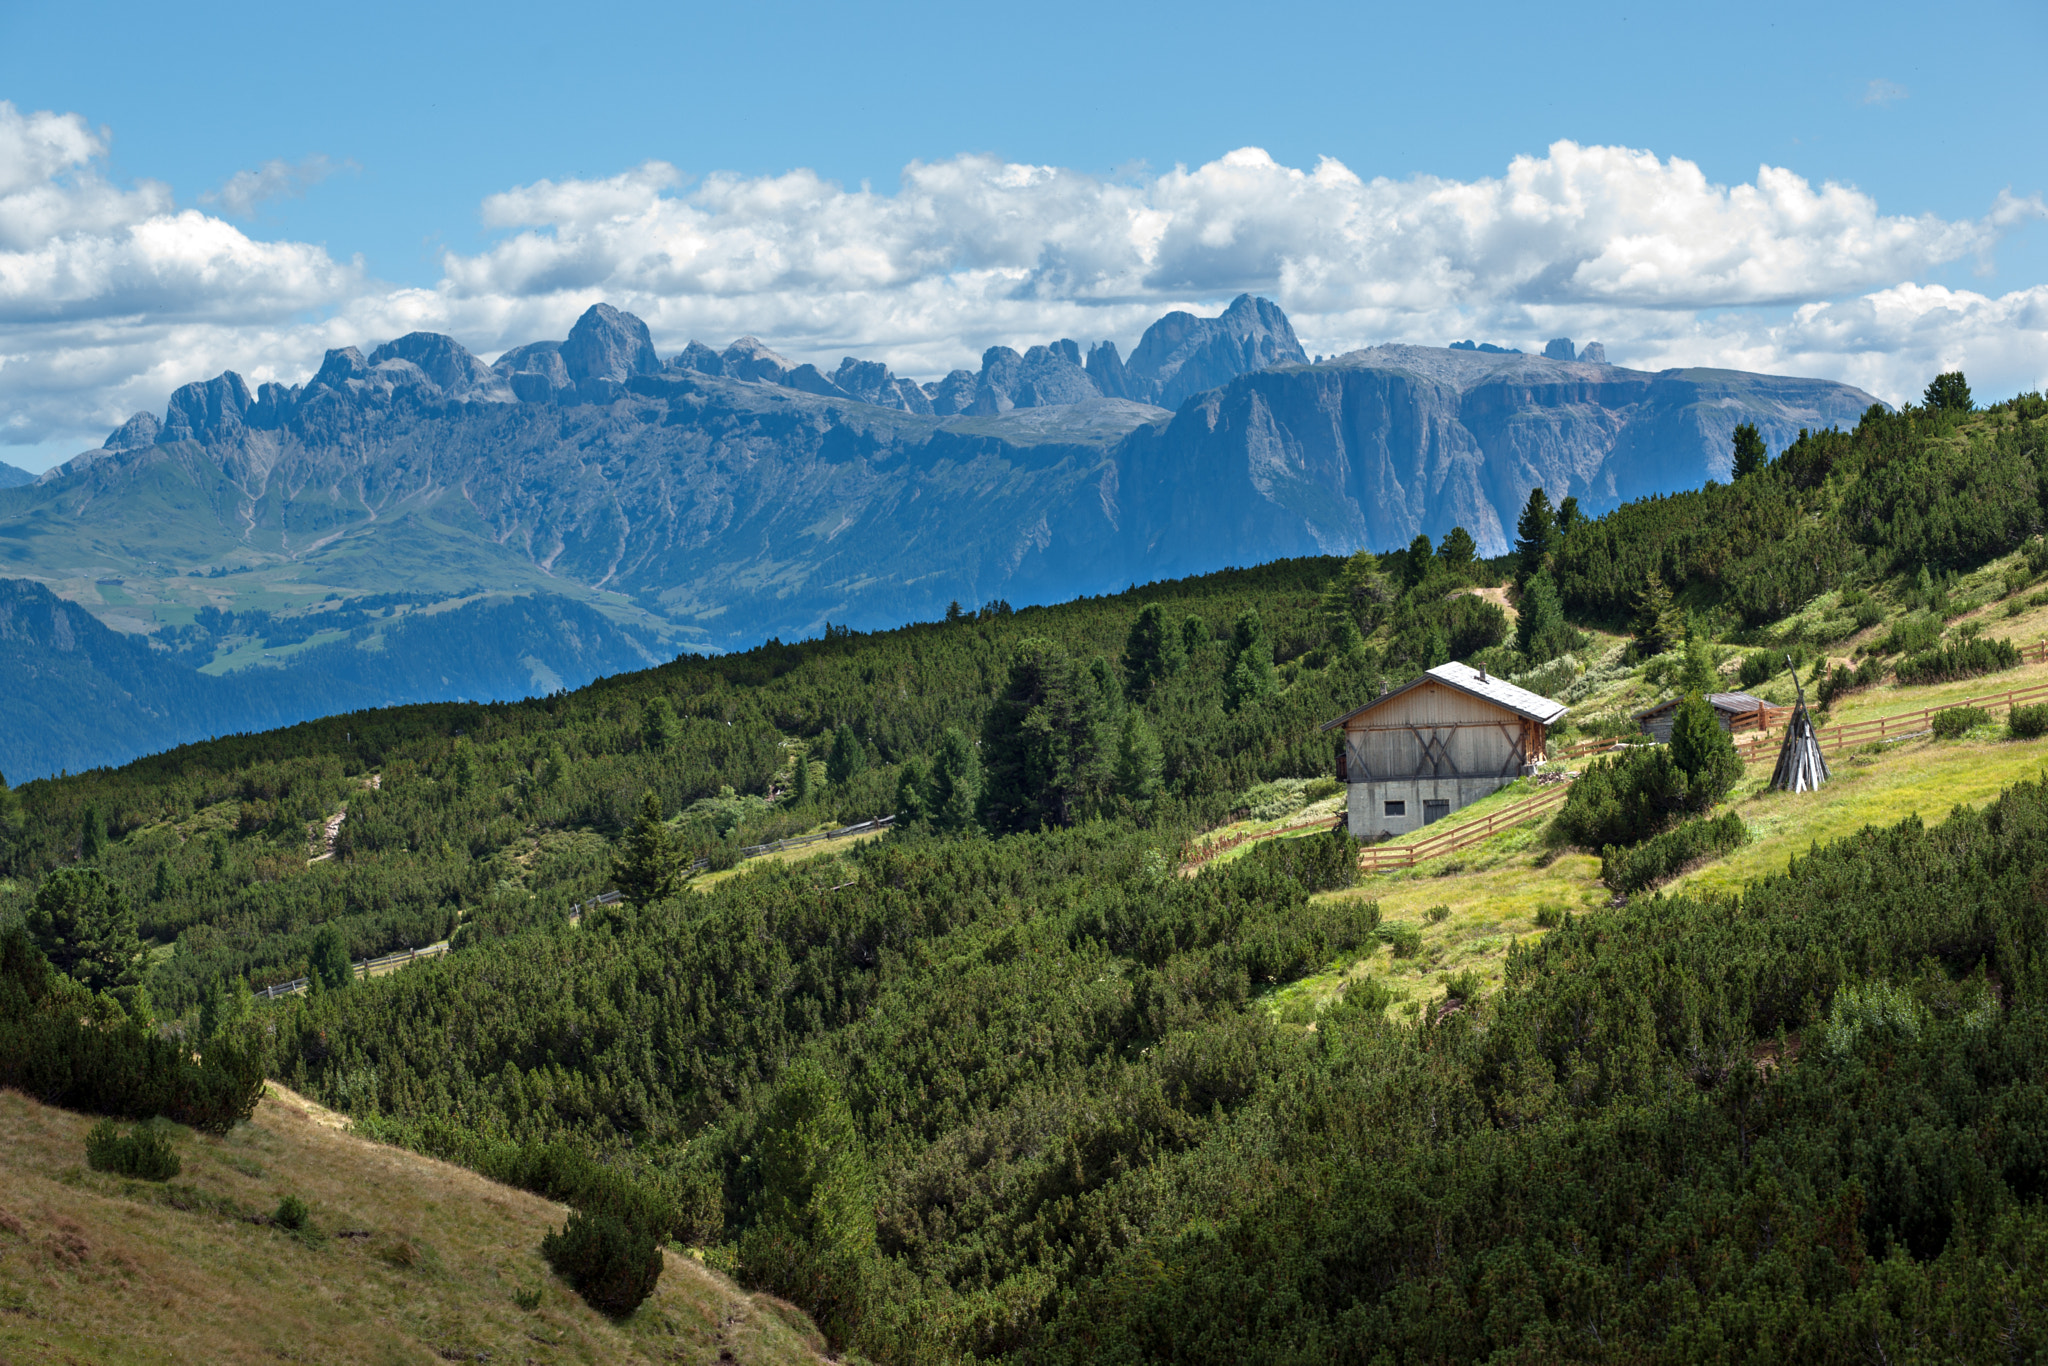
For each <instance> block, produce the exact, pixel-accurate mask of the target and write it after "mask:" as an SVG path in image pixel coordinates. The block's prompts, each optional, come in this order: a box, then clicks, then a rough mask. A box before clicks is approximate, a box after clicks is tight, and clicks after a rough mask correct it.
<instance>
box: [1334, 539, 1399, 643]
mask: <svg viewBox="0 0 2048 1366" xmlns="http://www.w3.org/2000/svg"><path fill="white" fill-rule="evenodd" d="M1399 598H1400V594H1399V593H1398V592H1397V591H1396V590H1395V588H1394V582H1393V580H1392V579H1391V578H1389V577H1388V576H1387V573H1386V571H1384V570H1383V569H1381V568H1380V562H1379V557H1378V556H1376V555H1374V554H1373V553H1372V552H1371V551H1369V550H1361V551H1359V552H1358V553H1357V554H1355V555H1353V556H1351V558H1350V559H1348V560H1346V561H1344V567H1343V568H1342V569H1340V570H1338V571H1337V575H1336V577H1335V578H1333V579H1331V580H1330V582H1329V583H1328V584H1327V585H1325V586H1324V588H1323V596H1322V599H1321V601H1320V602H1319V603H1318V607H1319V609H1320V611H1321V612H1322V615H1323V620H1324V622H1325V623H1326V624H1327V625H1328V626H1329V628H1330V631H1331V634H1332V638H1333V639H1334V638H1335V636H1336V634H1337V630H1338V623H1339V622H1343V621H1348V622H1350V623H1351V624H1352V626H1354V627H1355V628H1356V629H1357V630H1358V633H1359V634H1360V635H1361V636H1367V635H1371V634H1372V633H1373V632H1374V631H1376V630H1378V629H1379V626H1380V624H1381V623H1382V622H1384V621H1385V620H1386V619H1387V615H1388V613H1389V612H1391V611H1392V610H1393V606H1394V604H1395V602H1397V601H1398V600H1399Z"/></svg>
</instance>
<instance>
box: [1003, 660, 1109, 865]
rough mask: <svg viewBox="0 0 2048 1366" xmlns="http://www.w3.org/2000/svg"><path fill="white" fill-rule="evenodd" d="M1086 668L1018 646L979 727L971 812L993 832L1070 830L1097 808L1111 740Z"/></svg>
mask: <svg viewBox="0 0 2048 1366" xmlns="http://www.w3.org/2000/svg"><path fill="white" fill-rule="evenodd" d="M1106 711H1107V709H1106V708H1105V707H1104V705H1103V701H1102V695H1101V693H1100V691H1099V690H1098V688H1097V687H1096V683H1095V680H1094V679H1093V678H1092V677H1090V676H1089V673H1088V670H1086V669H1084V668H1082V667H1081V666H1080V665H1079V664H1077V663H1076V662H1075V661H1074V660H1073V659H1072V658H1071V657H1070V656H1069V655H1068V654H1067V653H1066V651H1064V650H1062V649H1061V648H1060V647H1059V646H1058V645H1057V644H1055V643H1054V642H1052V641H1048V640H1038V639H1030V640H1024V641H1021V642H1019V644H1018V646H1017V655H1016V658H1015V659H1014V660H1013V661H1012V662H1011V665H1010V675H1009V680H1008V682H1007V684H1006V685H1005V686H1004V688H1003V691H1002V694H1001V695H1000V696H999V697H997V699H996V701H995V705H994V706H992V707H991V708H990V709H989V712H988V717H987V719H986V721H984V723H983V727H982V742H981V750H982V784H981V793H980V797H979V799H978V801H977V803H976V810H975V814H976V817H977V818H978V819H979V820H980V822H981V824H982V826H983V828H985V829H987V830H989V831H991V832H994V833H998V834H1001V833H1007V832H1010V831H1014V830H1035V829H1037V828H1038V827H1039V826H1041V825H1051V826H1060V825H1072V824H1074V823H1075V822H1076V821H1079V820H1082V819H1084V818H1086V817H1087V816H1088V815H1089V814H1091V813H1092V812H1093V811H1094V810H1096V809H1097V807H1098V805H1099V803H1100V800H1101V798H1102V796H1103V793H1104V791H1105V789H1106V788H1107V786H1108V783H1109V776H1110V775H1109V767H1110V758H1111V750H1112V748H1113V746H1114V743H1115V736H1114V734H1113V733H1112V732H1110V731H1109V729H1108V726H1107V724H1106V721H1107V715H1106Z"/></svg>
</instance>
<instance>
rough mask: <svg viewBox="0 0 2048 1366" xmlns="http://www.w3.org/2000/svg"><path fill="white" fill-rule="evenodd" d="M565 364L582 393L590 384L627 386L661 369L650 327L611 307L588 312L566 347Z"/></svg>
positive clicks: (595, 307)
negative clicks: (638, 376)
mask: <svg viewBox="0 0 2048 1366" xmlns="http://www.w3.org/2000/svg"><path fill="white" fill-rule="evenodd" d="M561 354H562V364H563V365H564V366H565V367H566V368H567V370H568V375H569V380H570V382H571V383H573V384H575V385H576V386H577V387H578V388H579V389H580V388H582V387H583V386H584V384H585V383H586V382H589V381H595V382H597V383H599V384H605V383H610V384H624V383H625V382H626V381H627V380H629V379H631V378H632V377H633V376H635V375H651V374H653V373H655V372H656V371H657V370H659V369H661V358H660V357H659V356H657V355H655V354H654V338H653V337H652V336H651V335H649V333H648V331H647V324H646V323H644V322H642V321H640V319H638V318H636V317H634V316H633V315H632V314H630V313H623V312H620V311H619V310H618V309H616V308H613V307H612V306H611V305H610V304H592V305H591V306H590V307H589V308H588V309H586V310H584V313H583V316H582V317H580V318H578V319H577V320H576V325H575V326H574V327H572V328H570V329H569V338H568V340H567V341H564V342H563V343H562V353H561Z"/></svg>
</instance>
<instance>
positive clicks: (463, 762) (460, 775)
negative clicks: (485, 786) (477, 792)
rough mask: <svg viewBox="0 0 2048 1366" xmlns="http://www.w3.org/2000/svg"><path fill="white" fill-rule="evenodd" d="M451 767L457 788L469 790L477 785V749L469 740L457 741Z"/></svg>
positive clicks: (463, 790) (462, 790)
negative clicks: (473, 747)
mask: <svg viewBox="0 0 2048 1366" xmlns="http://www.w3.org/2000/svg"><path fill="white" fill-rule="evenodd" d="M450 768H451V770H452V772H453V774H454V777H455V790H456V791H457V792H467V791H469V790H470V788H472V787H474V786H475V785H476V751H475V750H474V749H472V748H471V747H470V743H469V741H467V740H457V741H456V742H455V754H454V760H453V763H452V764H451V765H450Z"/></svg>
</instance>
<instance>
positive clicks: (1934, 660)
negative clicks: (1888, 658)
mask: <svg viewBox="0 0 2048 1366" xmlns="http://www.w3.org/2000/svg"><path fill="white" fill-rule="evenodd" d="M2019 663H2020V652H2019V647H2018V646H2016V645H2014V644H2013V643H2012V642H2011V641H2009V640H1991V639H1989V638H1987V637H1984V636H1978V637H1977V638H1976V639H1974V640H1961V641H1953V642H1951V643H1950V644H1947V645H1943V646H1938V647H1936V648H1935V649H1932V650H1924V651H1922V652H1921V653H1919V654H1916V655H1908V656H1907V657H1906V658H1904V659H1902V660H1900V661H1899V662H1898V665H1897V668H1896V670H1895V672H1896V674H1897V677H1898V680H1899V682H1900V684H1902V685H1912V684H1919V683H1949V682H1953V681H1954V680H1956V679H1959V678H1975V677H1977V676H1978V675H1979V674H1988V673H1996V672H1998V671H1999V670H2001V669H2016V668H2018V667H2019Z"/></svg>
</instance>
